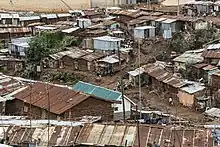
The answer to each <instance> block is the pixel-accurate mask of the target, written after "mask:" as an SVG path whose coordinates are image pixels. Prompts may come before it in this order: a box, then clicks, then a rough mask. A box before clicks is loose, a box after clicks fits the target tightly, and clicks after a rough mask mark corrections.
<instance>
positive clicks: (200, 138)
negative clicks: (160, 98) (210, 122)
mask: <svg viewBox="0 0 220 147" xmlns="http://www.w3.org/2000/svg"><path fill="white" fill-rule="evenodd" d="M138 129H139V137H140V139H139V138H138ZM211 132H212V130H211V129H205V128H186V127H183V128H179V129H174V126H171V127H168V126H149V125H144V124H140V126H139V128H138V127H137V125H134V124H97V123H90V124H85V125H84V126H83V127H82V130H81V131H80V133H79V136H78V137H77V139H76V142H75V146H76V147H88V146H94V147H101V146H106V147H124V146H127V147H138V146H140V147H168V146H175V147H180V146H184V147H185V146H190V147H191V146H196V147H202V146H210V147H211V146H215V144H217V143H215V141H214V138H213V137H212V135H214V134H212V133H211ZM94 136H95V137H94ZM180 136H181V137H180Z"/></svg>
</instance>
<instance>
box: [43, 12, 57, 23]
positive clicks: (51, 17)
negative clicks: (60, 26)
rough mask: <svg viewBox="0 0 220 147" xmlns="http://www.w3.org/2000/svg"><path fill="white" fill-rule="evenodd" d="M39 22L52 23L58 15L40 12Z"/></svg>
mask: <svg viewBox="0 0 220 147" xmlns="http://www.w3.org/2000/svg"><path fill="white" fill-rule="evenodd" d="M40 17H41V22H43V23H45V24H52V23H55V22H57V21H58V17H57V15H56V14H41V15H40Z"/></svg>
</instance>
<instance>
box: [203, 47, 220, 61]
mask: <svg viewBox="0 0 220 147" xmlns="http://www.w3.org/2000/svg"><path fill="white" fill-rule="evenodd" d="M219 45H220V44H219ZM202 57H204V63H207V64H211V65H218V63H219V61H220V51H219V50H214V49H208V50H205V51H204V52H203V53H202Z"/></svg>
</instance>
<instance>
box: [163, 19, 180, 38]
mask: <svg viewBox="0 0 220 147" xmlns="http://www.w3.org/2000/svg"><path fill="white" fill-rule="evenodd" d="M161 28H162V30H163V36H164V38H165V39H169V38H171V37H172V34H173V33H175V32H179V31H180V30H181V29H182V24H181V22H179V21H177V20H176V19H166V20H164V21H162V26H161Z"/></svg>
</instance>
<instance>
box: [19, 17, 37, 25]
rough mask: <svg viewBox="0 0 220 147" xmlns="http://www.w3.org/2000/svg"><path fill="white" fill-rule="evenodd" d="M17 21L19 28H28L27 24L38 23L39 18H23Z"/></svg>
mask: <svg viewBox="0 0 220 147" xmlns="http://www.w3.org/2000/svg"><path fill="white" fill-rule="evenodd" d="M19 20H20V25H21V26H28V25H29V24H33V23H37V22H40V16H23V17H20V18H19Z"/></svg>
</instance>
